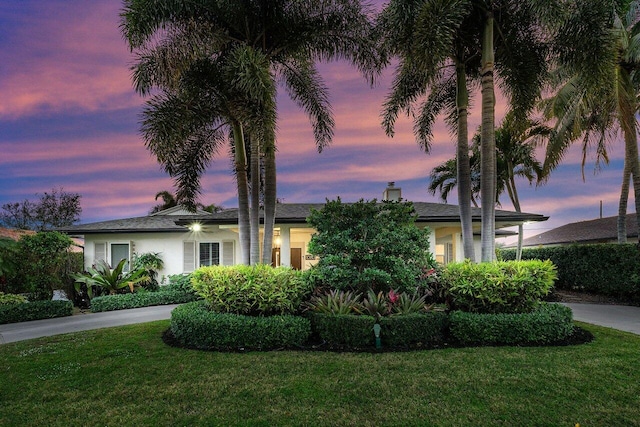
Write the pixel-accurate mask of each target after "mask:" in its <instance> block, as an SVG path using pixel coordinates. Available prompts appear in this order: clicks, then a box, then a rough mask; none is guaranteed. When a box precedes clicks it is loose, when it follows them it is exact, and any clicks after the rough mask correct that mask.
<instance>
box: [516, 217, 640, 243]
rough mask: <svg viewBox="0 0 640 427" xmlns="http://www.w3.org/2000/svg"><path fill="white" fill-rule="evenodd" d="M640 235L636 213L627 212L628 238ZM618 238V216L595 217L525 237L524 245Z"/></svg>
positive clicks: (603, 240) (596, 241)
mask: <svg viewBox="0 0 640 427" xmlns="http://www.w3.org/2000/svg"><path fill="white" fill-rule="evenodd" d="M634 237H638V223H637V221H636V214H635V213H633V214H627V238H634ZM617 238H618V217H617V216H610V217H606V218H600V219H593V220H590V221H579V222H573V223H570V224H565V225H563V226H560V227H558V228H554V229H553V230H549V231H545V232H544V233H541V234H538V235H536V236H533V237H529V238H527V239H525V240H524V241H523V242H522V244H523V246H539V245H562V244H570V243H603V242H608V241H615V240H617Z"/></svg>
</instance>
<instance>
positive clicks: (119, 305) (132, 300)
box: [91, 290, 198, 313]
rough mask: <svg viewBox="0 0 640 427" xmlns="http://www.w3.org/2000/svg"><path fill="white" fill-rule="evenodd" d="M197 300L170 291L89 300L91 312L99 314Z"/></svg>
mask: <svg viewBox="0 0 640 427" xmlns="http://www.w3.org/2000/svg"><path fill="white" fill-rule="evenodd" d="M197 299H198V297H197V296H196V295H194V294H192V293H185V292H179V291H170V290H160V291H157V292H136V293H134V294H116V295H104V296H101V297H95V298H93V299H92V300H91V312H92V313H99V312H102V311H113V310H126V309H130V308H140V307H150V306H152V305H167V304H182V303H185V302H191V301H195V300H197Z"/></svg>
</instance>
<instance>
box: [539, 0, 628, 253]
mask: <svg viewBox="0 0 640 427" xmlns="http://www.w3.org/2000/svg"><path fill="white" fill-rule="evenodd" d="M639 10H640V2H639V1H637V0H633V1H631V0H624V1H617V0H594V1H591V2H588V4H587V3H584V4H583V3H580V2H578V4H577V7H575V8H573V9H572V13H571V14H570V15H568V16H567V17H566V18H565V20H564V22H563V24H562V25H561V26H560V27H559V30H558V36H557V44H556V46H557V52H558V61H559V65H560V69H559V72H558V77H557V81H558V83H557V84H556V87H557V88H558V89H557V93H556V94H555V95H554V97H553V98H551V99H548V100H546V102H545V104H546V106H545V111H546V114H547V116H548V117H554V118H555V119H556V124H555V133H556V135H555V137H554V138H553V139H552V140H551V141H550V142H549V144H548V146H547V158H546V161H545V164H544V169H545V171H546V172H549V171H551V170H553V169H554V168H555V167H557V166H558V164H559V163H560V162H561V161H562V158H563V156H564V154H565V153H566V150H567V149H568V147H569V146H570V145H571V144H572V143H573V142H574V141H576V140H581V141H582V150H583V159H582V167H583V177H584V165H585V162H586V157H587V154H588V152H589V151H590V149H591V148H592V147H593V146H595V151H596V166H599V163H600V162H601V161H604V162H605V163H607V162H608V153H607V143H608V142H610V141H611V140H614V139H615V138H616V137H617V135H618V132H619V131H620V132H622V135H623V139H624V147H625V149H624V152H625V159H624V169H623V179H622V185H621V189H620V201H619V205H618V242H620V243H624V242H625V241H626V238H627V232H626V212H627V202H628V195H629V181H630V180H632V181H633V188H634V194H635V204H636V215H637V216H638V219H640V163H639V159H638V139H637V127H638V125H637V119H636V112H637V111H638V107H639V105H640V104H639V103H638V95H639V94H640V81H639V73H638V71H640V25H639V24H640V14H639Z"/></svg>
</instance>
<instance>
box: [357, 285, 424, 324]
mask: <svg viewBox="0 0 640 427" xmlns="http://www.w3.org/2000/svg"><path fill="white" fill-rule="evenodd" d="M425 298H426V296H424V295H423V296H420V295H418V294H417V293H416V294H413V295H410V294H407V293H406V292H396V291H395V290H393V289H391V290H390V291H389V292H388V293H386V294H385V293H384V292H378V293H377V294H376V293H375V292H373V291H372V290H369V292H368V293H367V296H366V298H365V299H364V301H363V302H362V308H363V314H368V315H370V316H373V317H375V318H376V321H377V320H380V318H381V317H384V316H394V315H401V314H412V313H420V312H424V311H428V310H430V309H431V306H428V305H427V304H425Z"/></svg>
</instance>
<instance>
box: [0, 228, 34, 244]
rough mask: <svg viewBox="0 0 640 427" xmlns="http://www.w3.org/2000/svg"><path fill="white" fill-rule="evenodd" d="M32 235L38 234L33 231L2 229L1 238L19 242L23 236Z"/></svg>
mask: <svg viewBox="0 0 640 427" xmlns="http://www.w3.org/2000/svg"><path fill="white" fill-rule="evenodd" d="M31 234H36V232H35V231H31V230H16V229H15V228H4V227H0V238H5V239H11V240H15V241H18V240H20V238H21V237H22V236H24V235H31Z"/></svg>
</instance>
